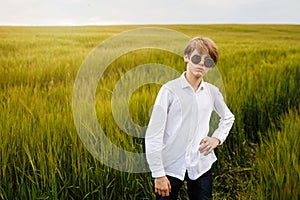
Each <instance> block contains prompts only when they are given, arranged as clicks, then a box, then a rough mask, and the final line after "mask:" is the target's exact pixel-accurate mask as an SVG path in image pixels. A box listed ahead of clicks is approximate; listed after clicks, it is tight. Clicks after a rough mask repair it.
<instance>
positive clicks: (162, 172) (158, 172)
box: [152, 169, 166, 178]
mask: <svg viewBox="0 0 300 200" xmlns="http://www.w3.org/2000/svg"><path fill="white" fill-rule="evenodd" d="M165 175H166V173H165V170H164V169H159V170H153V171H152V177H153V178H159V177H162V176H165Z"/></svg>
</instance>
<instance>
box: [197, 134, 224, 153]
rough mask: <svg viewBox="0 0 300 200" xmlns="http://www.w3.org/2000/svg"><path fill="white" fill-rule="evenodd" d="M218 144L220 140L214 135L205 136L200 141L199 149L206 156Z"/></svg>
mask: <svg viewBox="0 0 300 200" xmlns="http://www.w3.org/2000/svg"><path fill="white" fill-rule="evenodd" d="M219 144H220V140H219V139H217V138H215V137H208V136H207V137H205V138H203V139H202V140H201V141H200V145H201V146H200V147H199V151H200V153H203V152H205V153H204V155H205V156H207V155H208V154H209V153H210V152H212V150H214V149H215V148H216V147H217V146H218V145H219Z"/></svg>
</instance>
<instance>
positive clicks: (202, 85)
mask: <svg viewBox="0 0 300 200" xmlns="http://www.w3.org/2000/svg"><path fill="white" fill-rule="evenodd" d="M185 73H186V72H183V73H182V74H181V76H180V82H181V88H187V87H191V85H190V84H189V82H188V81H187V80H186V78H185ZM203 89H205V81H204V80H203V79H202V81H201V83H200V86H199V88H198V90H197V91H199V90H203Z"/></svg>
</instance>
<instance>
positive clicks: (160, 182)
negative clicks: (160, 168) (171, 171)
mask: <svg viewBox="0 0 300 200" xmlns="http://www.w3.org/2000/svg"><path fill="white" fill-rule="evenodd" d="M154 188H155V193H157V194H158V195H160V196H163V197H165V196H169V195H170V192H171V184H170V181H169V179H168V178H167V177H166V176H162V177H159V178H155V180H154Z"/></svg>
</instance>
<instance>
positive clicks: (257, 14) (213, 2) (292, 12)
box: [0, 0, 300, 25]
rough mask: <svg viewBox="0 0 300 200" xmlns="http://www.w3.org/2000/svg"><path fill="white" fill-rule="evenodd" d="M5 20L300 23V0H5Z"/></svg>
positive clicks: (1, 13) (0, 12) (1, 14)
mask: <svg viewBox="0 0 300 200" xmlns="http://www.w3.org/2000/svg"><path fill="white" fill-rule="evenodd" d="M0 3H1V4H0V5H1V7H0V25H116V24H217V23H218V24H228V23H238V24H249V23H255V24H262V23H264V24H265V23H266V24H300V0H206V1H204V0H181V1H179V0H110V1H108V0H107V1H104V0H0Z"/></svg>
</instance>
